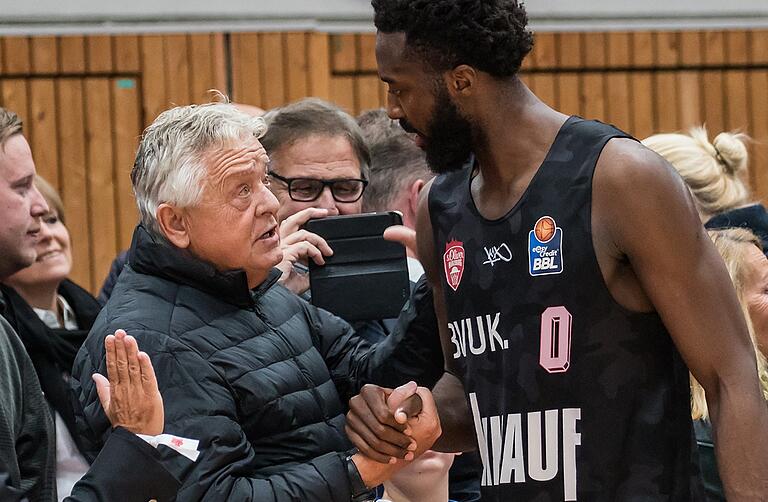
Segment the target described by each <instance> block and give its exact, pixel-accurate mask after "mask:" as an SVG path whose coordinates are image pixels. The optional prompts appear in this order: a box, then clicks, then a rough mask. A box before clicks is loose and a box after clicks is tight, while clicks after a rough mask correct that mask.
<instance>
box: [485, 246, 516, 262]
mask: <svg viewBox="0 0 768 502" xmlns="http://www.w3.org/2000/svg"><path fill="white" fill-rule="evenodd" d="M483 250H484V251H485V256H486V257H487V258H488V259H487V260H485V261H484V262H483V265H490V266H493V265H494V263H496V262H498V261H503V262H506V263H509V262H511V261H512V251H511V250H510V249H509V246H507V243H506V242H505V243H502V244H500V245H498V246H491V247H489V248H486V247H484V248H483Z"/></svg>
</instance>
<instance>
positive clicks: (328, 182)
mask: <svg viewBox="0 0 768 502" xmlns="http://www.w3.org/2000/svg"><path fill="white" fill-rule="evenodd" d="M267 176H269V177H270V178H275V179H276V180H279V181H282V182H283V183H285V184H286V186H287V187H288V196H289V197H290V198H291V200H292V201H295V202H314V201H316V200H317V199H319V198H320V196H321V195H322V194H323V191H324V190H325V187H328V188H330V189H331V195H332V196H333V200H335V201H336V202H341V203H350V202H357V201H359V200H360V199H361V198H362V197H363V193H365V188H366V187H367V186H368V180H366V179H364V178H336V179H332V180H321V179H318V178H304V177H301V178H286V177H284V176H280V175H279V174H277V173H275V172H274V171H269V172H267ZM296 181H312V182H316V183H321V184H322V185H323V187H322V188H321V189H320V190H319V191H318V192H317V195H316V196H315V197H314V198H312V199H297V198H295V197H294V195H293V189H292V188H291V185H292V184H293V183H294V182H296ZM349 181H357V182H360V183H362V184H363V189H362V190H360V195H358V196H357V198H356V199H354V200H341V199H339V198H338V197H337V196H336V192H335V190H334V186H335V184H336V183H341V182H349Z"/></svg>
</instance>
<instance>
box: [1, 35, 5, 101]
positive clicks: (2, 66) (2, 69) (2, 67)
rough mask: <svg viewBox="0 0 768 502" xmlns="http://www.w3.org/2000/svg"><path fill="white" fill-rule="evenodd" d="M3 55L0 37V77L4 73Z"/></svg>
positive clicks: (3, 50)
mask: <svg viewBox="0 0 768 502" xmlns="http://www.w3.org/2000/svg"><path fill="white" fill-rule="evenodd" d="M4 53H5V49H4V48H3V37H0V75H2V74H3V73H5V63H4V59H5V55H4ZM0 103H1V102H0Z"/></svg>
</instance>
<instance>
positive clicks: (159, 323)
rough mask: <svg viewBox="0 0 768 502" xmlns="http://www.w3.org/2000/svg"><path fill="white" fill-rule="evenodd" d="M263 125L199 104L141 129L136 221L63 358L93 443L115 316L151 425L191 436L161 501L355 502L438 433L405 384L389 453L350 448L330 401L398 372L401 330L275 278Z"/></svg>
mask: <svg viewBox="0 0 768 502" xmlns="http://www.w3.org/2000/svg"><path fill="white" fill-rule="evenodd" d="M265 127H266V126H265V125H264V122H263V120H262V119H260V118H254V117H251V116H248V115H246V114H244V113H242V112H240V111H238V110H237V109H236V108H235V107H234V106H232V105H229V104H223V103H212V104H208V105H202V106H186V107H179V108H174V109H171V110H168V111H166V112H164V113H162V114H161V115H160V116H159V117H158V118H157V119H156V120H155V122H154V123H153V124H152V125H150V126H149V128H147V130H146V131H145V133H144V135H143V137H142V140H141V144H140V146H139V149H138V152H137V155H136V162H135V165H134V168H133V172H132V173H131V177H132V180H133V187H134V191H135V194H136V199H137V203H138V206H139V212H140V214H141V224H140V225H139V226H138V227H137V229H136V231H135V233H134V237H133V242H132V245H131V249H130V251H129V265H128V266H127V267H126V269H125V270H124V271H123V273H122V274H121V275H120V278H119V280H118V282H117V285H116V286H115V289H114V291H113V293H112V296H111V297H110V299H109V301H108V302H107V304H106V306H105V307H104V310H103V312H102V313H101V315H100V316H99V318H98V320H97V321H96V324H95V325H94V327H93V329H92V331H91V333H90V335H89V337H88V339H87V341H86V343H85V344H84V346H83V348H82V349H81V351H80V353H79V354H78V357H77V360H76V361H75V367H74V370H73V377H74V378H75V379H76V380H77V381H76V384H75V387H76V390H77V391H78V394H79V400H80V404H81V406H82V416H81V419H82V421H83V422H84V423H83V425H85V428H84V429H86V430H88V431H90V432H91V433H92V434H91V435H92V438H91V439H92V440H93V447H94V448H98V446H99V444H100V443H101V441H102V440H103V438H104V437H105V435H106V432H107V431H108V429H109V423H108V421H107V420H106V418H105V416H104V414H103V412H102V409H101V406H100V404H99V402H98V398H97V394H96V389H95V387H94V386H93V384H92V383H91V381H90V378H89V375H90V374H91V373H92V372H93V370H94V368H97V367H99V365H100V364H101V361H102V359H103V358H104V346H103V339H104V334H105V333H109V332H111V331H114V329H115V327H120V328H123V329H125V330H126V331H128V332H129V333H131V334H132V335H133V336H134V337H136V339H137V341H138V343H139V345H140V346H141V347H142V350H143V351H145V352H146V353H147V354H149V356H150V357H151V358H152V362H153V364H154V367H155V371H156V373H157V381H158V384H159V387H160V391H161V393H162V395H163V398H164V402H165V429H164V430H165V432H167V433H170V434H175V435H178V436H182V437H185V438H192V439H197V440H199V442H200V443H199V450H200V456H199V458H198V459H197V461H196V462H195V463H190V462H188V461H185V459H183V458H180V457H179V456H178V455H176V456H174V455H171V454H170V453H168V456H167V467H168V468H169V469H170V470H171V471H172V472H174V473H175V474H177V475H178V477H179V479H182V480H183V486H182V487H181V489H180V491H179V493H178V495H177V500H184V501H194V500H212V501H213V500H216V501H220V500H237V501H248V500H253V501H259V502H269V501H294V500H302V501H318V502H319V501H339V502H340V501H350V500H368V497H369V489H370V488H371V487H373V486H376V485H378V484H379V483H381V482H382V481H383V480H384V478H385V477H387V476H389V475H391V474H392V473H393V472H395V471H396V470H397V469H399V468H400V467H401V466H402V464H404V463H405V462H406V461H407V460H409V459H411V458H413V457H414V456H418V455H420V454H421V453H422V452H423V451H425V450H426V449H428V448H429V447H430V446H431V445H432V443H433V442H434V440H435V439H436V438H437V436H439V434H440V426H439V421H438V420H437V418H436V410H435V408H434V406H433V405H432V404H433V401H432V400H431V398H428V397H426V396H427V395H428V392H424V389H418V390H417V392H419V393H420V394H423V395H424V396H425V399H424V402H425V408H424V409H425V411H424V412H423V413H421V414H420V415H418V416H416V417H412V418H411V419H410V420H409V421H408V422H407V423H394V424H393V426H394V427H399V428H400V430H404V429H405V428H406V426H407V427H408V429H410V434H411V439H410V444H411V446H410V448H411V450H412V451H409V453H407V454H406V455H405V457H406V459H405V460H400V459H396V458H392V459H391V464H381V463H378V462H375V461H373V460H372V459H369V458H367V457H365V456H364V455H363V454H361V453H355V452H354V451H352V450H351V443H350V441H349V440H348V438H347V437H346V435H345V433H344V424H345V417H344V413H345V411H346V405H345V403H346V402H347V400H348V399H349V398H350V397H351V396H353V395H354V394H356V393H357V392H358V391H359V390H360V388H361V387H362V385H363V384H364V383H367V382H377V383H380V384H381V385H390V386H391V387H394V386H395V385H399V384H400V383H402V382H400V381H398V380H397V378H398V377H397V375H394V374H393V372H392V371H391V367H390V366H389V360H390V359H391V356H392V354H393V353H394V352H395V351H397V350H398V344H400V343H401V342H403V341H406V340H407V339H408V337H409V336H411V334H410V333H402V332H399V333H396V334H395V335H393V336H391V337H389V338H388V339H387V340H385V341H384V342H382V343H380V344H377V345H374V346H371V345H370V344H369V343H368V342H366V341H364V340H362V339H361V338H359V337H358V336H357V335H355V333H354V332H353V330H352V329H351V328H350V327H349V326H348V325H347V324H346V323H344V322H343V321H341V320H340V319H338V318H336V317H334V316H332V315H331V314H329V313H327V312H325V311H322V310H318V309H316V308H314V307H313V306H312V305H310V304H308V303H307V302H305V301H304V300H302V299H301V298H299V297H298V296H296V295H294V294H293V293H291V292H290V291H288V290H287V289H285V288H284V287H283V286H281V285H279V284H278V283H277V279H278V278H279V276H280V271H279V270H278V269H276V268H274V267H275V266H276V265H277V264H279V263H280V262H281V261H282V259H283V256H282V251H281V247H280V236H279V233H278V223H277V211H278V202H277V200H276V199H275V197H274V196H273V195H272V193H271V192H270V190H269V178H268V176H267V174H266V163H267V155H266V153H265V151H264V149H263V148H262V146H261V144H260V143H259V137H261V135H262V134H263V133H264V131H265ZM410 385H411V386H412V387H415V384H410ZM403 390H404V391H405V392H413V389H412V388H408V386H405V388H404V389H403ZM397 395H398V394H397V393H395V394H394V396H397ZM392 401H396V397H395V398H393V399H392ZM393 406H396V404H394V403H393ZM400 421H401V422H402V421H404V419H403V416H402V414H401V415H400ZM404 446H408V444H406V445H402V444H401V445H400V447H404ZM385 448H386V447H385ZM392 450H393V451H395V452H397V451H399V448H397V447H396V446H395V445H392Z"/></svg>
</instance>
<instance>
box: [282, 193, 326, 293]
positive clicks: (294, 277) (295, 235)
mask: <svg viewBox="0 0 768 502" xmlns="http://www.w3.org/2000/svg"><path fill="white" fill-rule="evenodd" d="M327 215H328V210H327V209H317V208H314V207H310V208H307V209H303V210H301V211H299V212H298V213H296V214H294V215H292V216H290V217H288V218H286V219H285V220H283V222H282V223H281V224H280V246H281V248H282V251H283V261H281V262H280V263H279V264H278V265H277V268H278V269H279V270H280V271H281V272H282V273H283V275H282V276H280V283H281V284H282V285H283V286H285V287H286V288H288V289H290V290H291V291H293V292H294V293H296V294H297V295H300V294H302V293H304V292H305V291H306V290H307V289H309V275H308V274H307V273H306V272H300V271H298V270H297V265H298V267H301V268H306V266H307V263H308V262H309V260H310V259H311V260H312V261H314V262H315V263H316V264H318V265H325V259H324V256H331V255H332V254H333V250H332V249H331V247H330V246H329V245H328V243H327V242H326V241H325V239H323V238H322V237H320V236H319V235H317V234H314V233H312V232H308V231H306V230H303V229H301V226H302V225H304V224H305V223H306V222H307V221H309V220H311V219H315V218H324V217H325V216H327Z"/></svg>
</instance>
